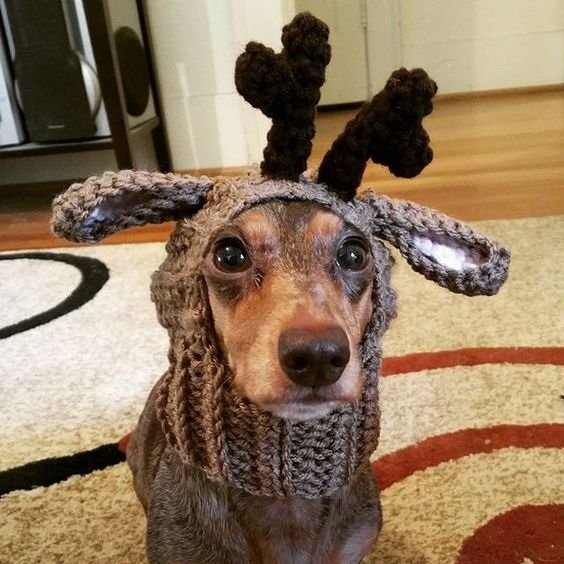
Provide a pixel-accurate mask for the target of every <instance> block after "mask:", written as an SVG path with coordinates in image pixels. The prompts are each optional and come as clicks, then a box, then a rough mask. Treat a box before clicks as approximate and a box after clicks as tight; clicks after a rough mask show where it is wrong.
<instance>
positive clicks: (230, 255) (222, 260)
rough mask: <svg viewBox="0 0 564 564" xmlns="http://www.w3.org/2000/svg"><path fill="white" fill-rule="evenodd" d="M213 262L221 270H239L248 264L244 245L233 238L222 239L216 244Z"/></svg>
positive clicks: (245, 267)
mask: <svg viewBox="0 0 564 564" xmlns="http://www.w3.org/2000/svg"><path fill="white" fill-rule="evenodd" d="M213 262H214V264H215V266H216V267H217V268H218V269H219V270H222V271H223V272H241V271H243V270H246V269H247V268H248V267H249V266H250V261H249V255H248V254H247V250H246V249H245V246H244V245H243V243H241V241H239V240H237V239H234V238H229V239H223V240H222V241H220V242H219V243H218V244H217V246H216V248H215V252H214V255H213Z"/></svg>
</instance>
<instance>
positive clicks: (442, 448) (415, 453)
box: [372, 423, 564, 490]
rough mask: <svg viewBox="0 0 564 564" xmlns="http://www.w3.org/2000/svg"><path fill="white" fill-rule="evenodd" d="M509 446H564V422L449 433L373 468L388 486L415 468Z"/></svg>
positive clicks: (387, 457)
mask: <svg viewBox="0 0 564 564" xmlns="http://www.w3.org/2000/svg"><path fill="white" fill-rule="evenodd" d="M508 447H517V448H535V447H545V448H564V423H539V424H537V425H498V426H494V427H486V428H484V429H462V430H461V431H454V432H452V433H445V434H444V435H438V436H436V437H429V438H428V439H424V440H423V441H421V442H419V443H416V444H414V445H410V446H408V447H405V448H402V449H400V450H397V451H395V452H392V453H390V454H386V455H384V456H382V457H380V458H378V459H377V460H375V461H374V462H373V463H372V470H373V471H374V473H375V475H376V477H377V480H378V484H379V485H380V489H382V490H384V489H386V488H388V487H390V486H391V485H393V484H395V483H396V482H399V481H401V480H404V479H405V478H407V477H408V476H411V474H413V473H414V472H418V471H422V470H426V469H427V468H430V467H432V466H437V465H438V464H441V463H442V462H448V461H449V460H458V459H460V458H463V457H464V456H468V455H469V454H481V453H490V452H492V451H494V450H499V449H502V448H508Z"/></svg>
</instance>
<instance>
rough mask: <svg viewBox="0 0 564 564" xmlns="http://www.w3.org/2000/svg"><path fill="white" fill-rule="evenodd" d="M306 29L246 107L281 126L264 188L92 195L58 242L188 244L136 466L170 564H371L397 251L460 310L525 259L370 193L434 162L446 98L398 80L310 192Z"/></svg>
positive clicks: (417, 82) (154, 547) (65, 220)
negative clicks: (388, 178) (131, 230)
mask: <svg viewBox="0 0 564 564" xmlns="http://www.w3.org/2000/svg"><path fill="white" fill-rule="evenodd" d="M327 37H328V30H327V27H326V26H325V24H323V22H320V21H319V20H317V19H316V18H314V17H313V16H311V15H310V14H300V15H298V16H296V18H294V20H293V22H292V23H291V24H289V25H288V26H286V27H285V28H284V30H283V34H282V43H283V45H284V48H283V50H282V51H281V53H279V54H275V53H274V52H273V51H272V50H271V49H268V48H266V47H265V46H263V45H260V44H257V43H253V42H251V43H249V44H248V45H247V48H246V50H245V53H244V54H243V55H241V57H239V59H238V62H237V67H236V84H237V88H238V90H239V91H240V92H241V93H242V94H243V96H244V97H245V98H246V99H247V100H248V101H249V102H250V103H251V104H253V105H254V106H256V107H259V108H261V109H262V110H263V111H264V113H266V115H268V116H269V117H271V118H272V119H273V127H272V129H271V131H270V133H269V135H268V146H267V148H266V149H265V152H264V155H265V159H264V161H263V162H262V164H261V175H260V176H257V175H252V174H251V175H249V176H242V177H239V178H224V177H217V178H208V177H190V176H181V175H176V174H172V173H170V174H160V173H151V172H142V171H137V172H134V171H122V172H119V173H117V174H116V173H106V174H104V175H102V176H101V177H93V178H90V179H88V180H86V181H85V182H84V183H83V184H75V185H73V186H71V187H70V188H69V190H68V191H67V192H66V193H65V194H62V195H61V196H59V197H58V198H57V199H56V200H55V202H54V215H53V229H54V231H55V232H56V233H57V234H59V235H60V236H63V237H65V238H67V239H70V240H73V241H81V242H82V241H88V242H96V241H99V240H101V239H103V238H104V237H106V236H108V235H110V234H111V233H114V232H116V231H119V230H121V229H124V228H126V227H129V226H131V225H142V224H146V223H150V222H153V223H158V222H163V221H168V220H171V219H174V220H177V222H178V223H177V226H176V229H175V231H174V232H173V234H172V236H171V238H170V240H169V242H168V245H167V257H166V259H165V261H164V262H163V264H162V265H161V266H160V268H159V269H158V271H157V272H156V273H155V274H154V276H153V283H152V297H153V300H154V301H155V304H156V306H157V313H158V317H159V321H160V322H161V324H162V325H163V326H164V327H165V328H166V329H167V331H168V333H169V337H170V349H169V361H170V362H169V368H168V370H167V372H166V373H165V375H164V376H163V377H162V378H161V379H160V380H159V381H158V383H157V384H156V385H155V388H154V389H153V392H152V393H151V395H150V397H149V400H148V402H147V404H146V406H145V409H144V411H143V413H142V415H141V418H140V420H139V423H138V425H137V427H136V429H135V431H134V433H133V435H132V437H131V440H130V443H129V447H128V453H127V457H128V462H129V465H130V467H131V469H132V471H133V475H134V484H135V489H136V492H137V494H138V496H139V499H140V500H141V503H142V504H143V507H144V508H145V511H146V514H147V552H148V556H149V560H150V561H151V562H155V563H180V562H182V563H188V562H193V563H205V562H208V563H217V564H220V563H221V564H226V563H237V564H243V563H245V564H250V563H253V564H259V563H261V564H262V563H264V564H271V563H272V564H277V563H280V564H281V563H288V564H290V563H291V564H296V563H304V564H305V563H326V562H335V563H337V562H339V563H349V562H351V563H352V562H358V561H359V560H360V559H361V558H362V557H363V556H364V555H365V554H366V552H367V551H368V549H369V547H370V545H371V544H372V542H373V541H374V540H375V538H376V536H377V534H378V531H379V529H380V526H381V512H380V505H379V500H378V492H377V488H376V485H375V483H374V480H373V477H372V473H371V470H370V464H369V456H370V454H371V453H372V452H373V451H374V449H375V448H376V446H377V443H378V433H379V409H378V391H377V380H378V371H379V366H380V359H381V348H380V347H381V345H380V341H381V337H382V335H383V333H384V331H385V330H386V328H387V327H388V324H389V322H390V319H391V318H392V317H393V316H394V314H395V294H394V292H393V290H392V289H391V286H390V280H389V275H390V268H391V263H392V261H391V258H390V253H389V251H388V250H387V249H386V248H385V246H384V245H383V243H382V240H384V241H387V242H388V243H390V244H391V245H393V246H395V247H396V248H397V249H398V250H399V251H400V253H401V254H402V255H403V256H404V257H405V259H406V260H407V261H408V262H409V264H410V265H411V266H412V268H413V269H414V270H415V271H417V272H419V273H421V274H423V275H424V276H425V277H426V278H428V279H429V280H432V281H434V282H436V283H437V284H439V285H441V286H443V287H445V288H448V289H449V290H451V291H453V292H458V293H463V294H466V295H469V296H473V295H483V294H485V295H491V294H495V293H496V292H497V291H498V289H499V288H500V286H501V285H502V284H503V282H504V281H505V279H506V277H507V269H508V266H509V252H508V251H507V250H506V249H504V248H503V247H500V246H499V245H498V244H497V243H496V242H495V241H492V240H490V239H487V238H486V237H483V236H482V235H480V234H478V233H476V232H475V231H473V230H472V228H471V227H470V226H468V225H465V224H463V223H461V222H458V221H456V220H452V219H450V218H448V217H446V216H443V215H440V214H438V213H437V212H435V211H434V210H431V209H429V208H425V207H423V206H418V205H416V204H413V203H410V202H403V201H399V200H391V199H389V198H386V197H382V196H380V195H378V194H376V193H375V192H374V191H371V190H367V191H365V192H363V193H361V194H358V195H357V194H356V188H357V187H358V185H359V183H360V179H361V177H362V173H363V171H364V168H365V166H366V162H367V160H368V159H372V160H373V161H374V162H377V163H380V164H383V165H385V166H387V167H388V168H390V170H391V171H392V172H393V173H394V174H396V175H400V176H414V175H416V174H418V173H419V172H420V171H421V170H422V169H423V168H424V167H425V166H427V164H429V162H430V161H431V159H432V151H431V149H430V147H429V137H428V135H427V133H426V132H425V130H424V129H423V127H422V120H423V118H424V117H425V116H426V115H428V114H429V113H430V112H431V109H432V98H433V96H434V94H435V92H436V84H435V83H434V82H433V81H432V80H431V79H430V78H429V77H428V76H427V74H426V73H425V72H424V71H422V70H421V69H415V70H412V71H407V70H406V69H400V70H398V71H396V72H394V73H393V74H392V76H391V77H390V79H389V80H388V82H387V84H386V86H385V88H384V89H383V90H382V91H381V92H380V93H378V94H377V95H376V96H375V97H374V98H373V99H372V100H371V101H370V102H368V103H367V104H365V105H364V106H363V108H362V109H361V110H360V112H359V114H358V115H357V116H356V117H355V118H353V120H351V122H349V124H347V126H346V128H345V130H344V132H343V133H342V134H341V135H340V136H339V137H338V138H337V139H336V141H335V143H334V144H333V146H332V148H331V149H330V150H329V151H328V153H327V154H326V155H325V157H324V158H323V160H322V162H321V165H320V168H319V171H318V173H317V174H316V173H311V174H309V175H307V174H306V175H303V174H302V173H303V172H304V169H305V165H306V160H307V157H308V155H309V151H310V149H311V138H312V136H313V131H314V127H313V117H314V115H315V105H316V103H317V101H318V100H319V88H320V87H321V84H322V83H323V78H324V69H325V65H326V64H327V63H328V61H329V51H330V50H329V46H328V43H327Z"/></svg>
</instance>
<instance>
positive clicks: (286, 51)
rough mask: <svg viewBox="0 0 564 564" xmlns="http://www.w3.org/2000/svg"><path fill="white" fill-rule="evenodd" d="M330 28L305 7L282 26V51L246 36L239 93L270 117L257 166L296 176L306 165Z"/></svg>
mask: <svg viewBox="0 0 564 564" xmlns="http://www.w3.org/2000/svg"><path fill="white" fill-rule="evenodd" d="M328 37H329V28H328V27H327V25H325V24H324V23H323V22H322V21H320V20H318V19H317V18H315V17H314V16H312V15H311V14H309V13H301V14H298V15H297V16H296V17H295V18H294V19H293V20H292V22H291V23H289V24H288V25H286V26H284V28H283V30H282V45H283V46H284V48H283V49H282V51H281V53H279V54H276V53H274V51H273V50H272V49H270V48H268V47H265V46H264V45H262V44H261V43H256V42H254V41H253V42H250V43H248V44H247V47H246V49H245V52H244V53H243V54H242V55H240V56H239V58H238V59H237V63H236V65H235V85H236V86H237V90H238V92H239V94H241V96H243V97H244V98H245V100H247V102H249V104H251V105H252V106H254V107H255V108H259V109H260V110H261V111H262V112H263V113H264V114H265V115H266V116H268V117H270V118H272V127H271V129H270V131H269V133H268V145H267V146H266V148H265V149H264V153H263V155H264V160H263V162H262V163H261V172H262V174H263V175H264V176H268V177H271V178H286V179H288V180H298V178H299V176H300V173H302V172H303V171H304V170H305V169H306V167H307V159H308V157H309V155H310V153H311V146H312V143H311V140H312V139H313V136H314V134H315V126H314V119H315V107H316V106H317V103H318V102H319V97H320V88H321V86H322V85H323V83H324V82H325V67H326V66H327V64H328V63H329V60H330V58H331V47H330V46H329V44H328V43H327V39H328Z"/></svg>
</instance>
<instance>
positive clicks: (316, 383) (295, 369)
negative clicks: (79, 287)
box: [278, 327, 350, 388]
mask: <svg viewBox="0 0 564 564" xmlns="http://www.w3.org/2000/svg"><path fill="white" fill-rule="evenodd" d="M278 356H279V360H280V366H281V367H282V369H283V370H284V372H285V373H286V374H287V376H288V377H289V378H290V380H292V381H293V382H294V383H296V384H298V385H300V386H307V387H312V388H317V387H321V386H328V385H330V384H333V383H334V382H336V381H337V380H338V379H339V377H340V376H341V374H342V372H343V370H344V369H345V366H346V365H347V364H348V362H349V358H350V350H349V342H348V339H347V336H346V334H345V332H344V331H343V330H342V329H341V328H340V327H334V328H330V329H326V330H324V331H316V332H313V331H307V330H303V329H289V330H287V331H285V332H284V333H282V335H280V340H279V343H278Z"/></svg>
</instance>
